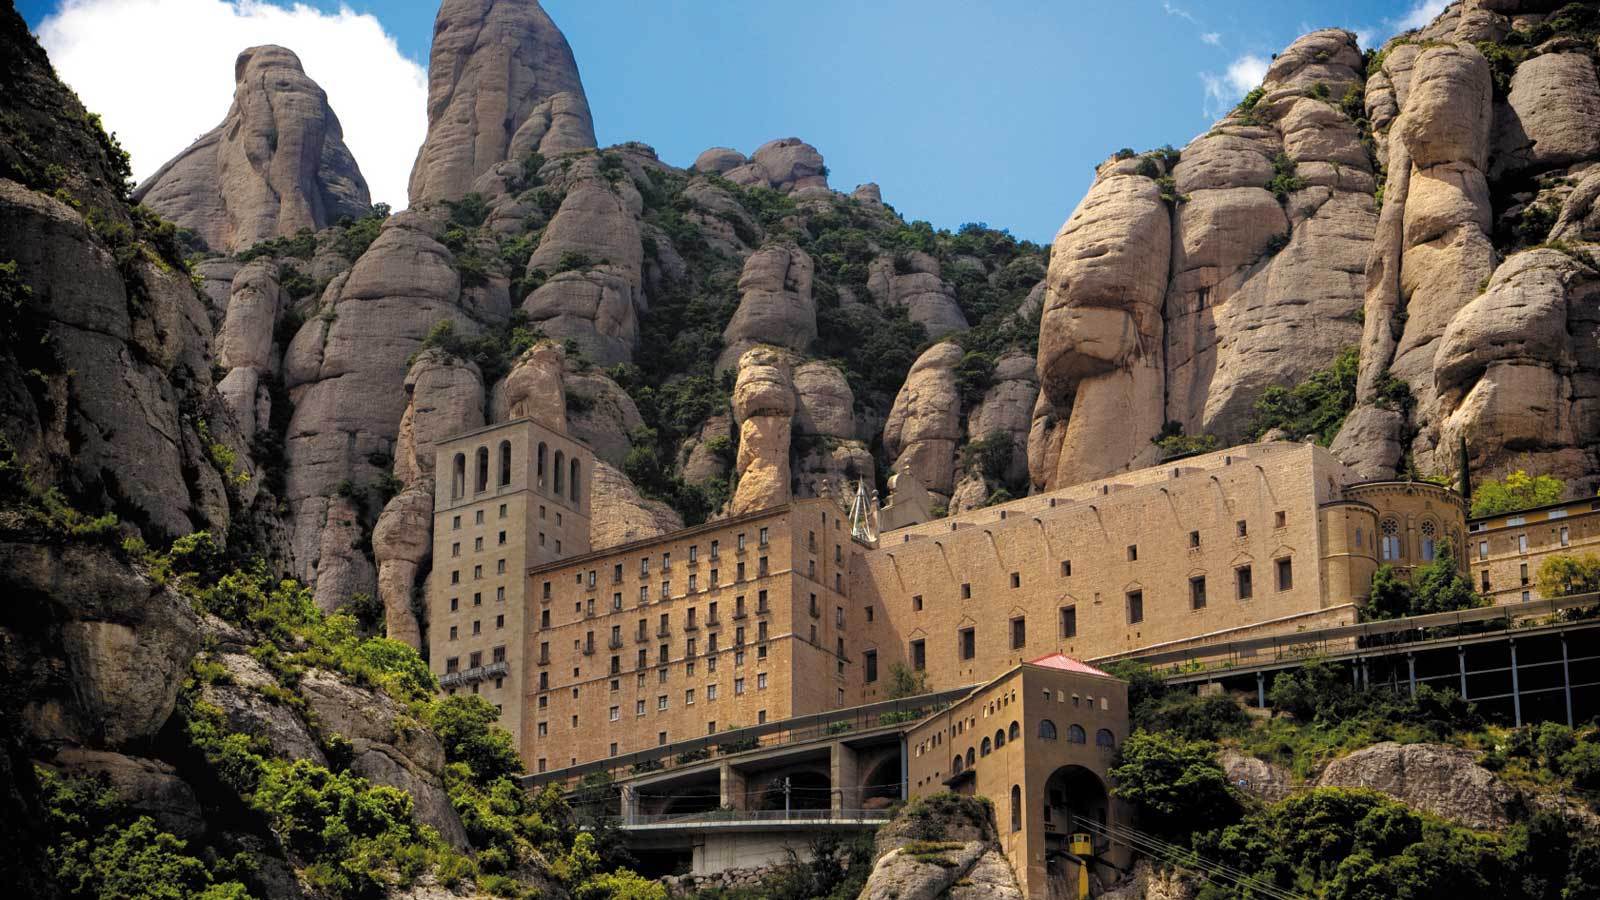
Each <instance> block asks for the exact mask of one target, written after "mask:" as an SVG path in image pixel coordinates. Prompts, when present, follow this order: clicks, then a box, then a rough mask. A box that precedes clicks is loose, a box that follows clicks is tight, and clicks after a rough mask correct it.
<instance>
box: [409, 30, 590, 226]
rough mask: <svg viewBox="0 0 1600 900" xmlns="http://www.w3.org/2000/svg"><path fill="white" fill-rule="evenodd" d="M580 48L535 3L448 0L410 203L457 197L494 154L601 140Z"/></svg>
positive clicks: (499, 157) (511, 155)
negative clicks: (581, 72)
mask: <svg viewBox="0 0 1600 900" xmlns="http://www.w3.org/2000/svg"><path fill="white" fill-rule="evenodd" d="M594 143H595V142H594V123H593V120H592V119H591V118H590V116H589V102H588V100H587V99H586V98H585V97H584V93H583V82H582V81H581V80H580V79H579V77H578V64H577V62H576V61H575V60H574V59H573V58H572V48H571V47H569V46H567V39H566V37H565V36H563V35H562V34H561V31H560V29H558V28H556V25H555V23H554V22H552V21H550V17H549V16H548V15H546V14H545V12H544V10H543V9H541V8H540V7H539V4H538V3H537V2H523V0H445V2H444V3H443V4H442V5H441V6H440V7H439V15H438V17H437V18H436V19H435V20H434V25H433V49H432V51H431V52H430V53H429V55H428V136H427V139H426V140H425V141H424V142H423V144H422V149H421V150H419V151H418V153H417V161H416V164H415V166H413V167H412V170H411V202H412V203H414V204H415V203H424V202H427V201H430V200H458V199H460V198H461V197H462V196H464V195H465V194H466V193H467V192H468V191H469V190H471V189H472V183H473V180H474V179H476V178H477V177H478V176H479V175H481V174H483V173H484V172H486V171H488V170H489V169H490V167H492V166H494V165H495V164H496V163H499V162H502V161H505V160H520V159H521V158H522V157H524V156H527V155H528V154H530V153H534V152H538V153H542V154H544V155H545V156H555V155H557V154H559V153H563V152H565V151H568V150H580V149H583V148H586V147H593V146H594Z"/></svg>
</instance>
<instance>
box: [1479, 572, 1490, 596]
mask: <svg viewBox="0 0 1600 900" xmlns="http://www.w3.org/2000/svg"><path fill="white" fill-rule="evenodd" d="M1478 574H1479V575H1480V576H1482V582H1481V585H1480V587H1479V588H1478V589H1479V590H1481V591H1483V592H1484V593H1488V592H1489V570H1488V569H1484V570H1483V571H1481V572H1479V573H1478Z"/></svg>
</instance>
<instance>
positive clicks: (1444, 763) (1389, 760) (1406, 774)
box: [1316, 742, 1517, 828]
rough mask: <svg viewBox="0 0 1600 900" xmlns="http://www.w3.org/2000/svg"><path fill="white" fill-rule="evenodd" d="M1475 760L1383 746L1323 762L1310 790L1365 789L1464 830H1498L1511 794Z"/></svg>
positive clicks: (1424, 748) (1451, 750)
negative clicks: (1462, 827) (1392, 798)
mask: <svg viewBox="0 0 1600 900" xmlns="http://www.w3.org/2000/svg"><path fill="white" fill-rule="evenodd" d="M1476 759H1477V757H1476V754H1474V753H1472V752H1471V751H1469V750H1463V749H1461V748H1459V747H1448V746H1443V745H1439V744H1396V743H1393V742H1385V743H1382V744H1374V745H1372V746H1371V747H1367V748H1365V749H1362V750H1357V751H1356V752H1354V753H1352V754H1350V755H1349V756H1345V757H1341V758H1340V759H1336V760H1334V761H1333V762H1331V763H1329V764H1328V767H1327V768H1326V769H1324V770H1323V771H1322V774H1321V775H1320V776H1319V777H1318V778H1317V783H1316V786H1317V787H1347V788H1348V787H1355V788H1369V789H1371V790H1375V791H1380V792H1382V793H1385V794H1388V795H1389V796H1391V797H1394V798H1395V799H1396V800H1399V801H1401V802H1403V803H1405V804H1406V805H1407V806H1411V807H1414V808H1416V809H1420V810H1422V811H1424V812H1430V813H1433V814H1434V815H1436V816H1439V817H1440V818H1444V819H1449V820H1451V821H1453V822H1456V823H1458V824H1461V825H1465V826H1467V827H1468V828H1503V827H1505V826H1506V825H1507V824H1508V823H1509V822H1510V821H1511V819H1512V816H1513V815H1514V813H1515V809H1516V804H1517V792H1516V791H1514V790H1512V789H1511V788H1510V787H1509V786H1508V785H1506V784H1505V783H1504V782H1502V781H1501V780H1500V779H1499V778H1498V777H1496V776H1495V775H1494V773H1492V772H1490V771H1489V770H1487V769H1485V768H1483V767H1482V766H1480V765H1478V764H1477V761H1476Z"/></svg>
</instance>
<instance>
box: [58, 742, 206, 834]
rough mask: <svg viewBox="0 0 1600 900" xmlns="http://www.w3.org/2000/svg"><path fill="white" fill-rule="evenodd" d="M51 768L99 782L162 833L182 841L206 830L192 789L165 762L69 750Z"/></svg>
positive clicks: (64, 751) (101, 752)
mask: <svg viewBox="0 0 1600 900" xmlns="http://www.w3.org/2000/svg"><path fill="white" fill-rule="evenodd" d="M50 767H51V768H53V769H55V770H56V771H58V772H60V773H61V774H63V775H66V776H69V777H75V778H96V779H100V780H102V781H103V783H104V784H106V786H108V787H110V788H111V790H113V791H115V792H116V794H117V797H118V799H119V800H121V801H122V802H123V803H125V804H127V807H128V809H129V810H130V811H131V812H133V813H134V814H136V815H143V816H149V817H151V818H152V819H155V820H156V824H157V825H158V826H159V827H160V828H161V830H163V831H170V832H172V833H173V834H175V835H177V836H178V837H181V838H196V837H200V836H201V835H203V834H204V833H205V831H206V821H205V815H204V812H203V810H202V809H201V807H200V801H199V799H198V798H196V797H195V793H194V788H192V787H190V786H189V784H188V782H186V781H184V780H183V779H182V778H180V777H178V770H177V769H175V768H173V767H172V766H170V765H168V764H166V763H164V762H161V761H159V760H154V759H145V758H143V757H138V756H124V755H123V754H121V753H108V752H106V751H103V750H84V749H81V748H77V747H71V748H67V749H63V750H62V751H61V752H59V753H57V754H56V755H55V757H54V758H53V759H52V760H50Z"/></svg>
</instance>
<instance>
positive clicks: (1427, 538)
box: [1422, 519, 1439, 562]
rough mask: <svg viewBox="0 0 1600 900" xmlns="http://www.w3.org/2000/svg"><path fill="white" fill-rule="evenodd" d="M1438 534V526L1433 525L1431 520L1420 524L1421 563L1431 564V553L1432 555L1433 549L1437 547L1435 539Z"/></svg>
mask: <svg viewBox="0 0 1600 900" xmlns="http://www.w3.org/2000/svg"><path fill="white" fill-rule="evenodd" d="M1438 533H1439V526H1437V525H1435V524H1433V520H1432V519H1429V520H1428V521H1426V522H1423V523H1422V561H1423V562H1433V553H1434V548H1435V547H1436V546H1437V544H1436V539H1437V537H1438Z"/></svg>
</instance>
